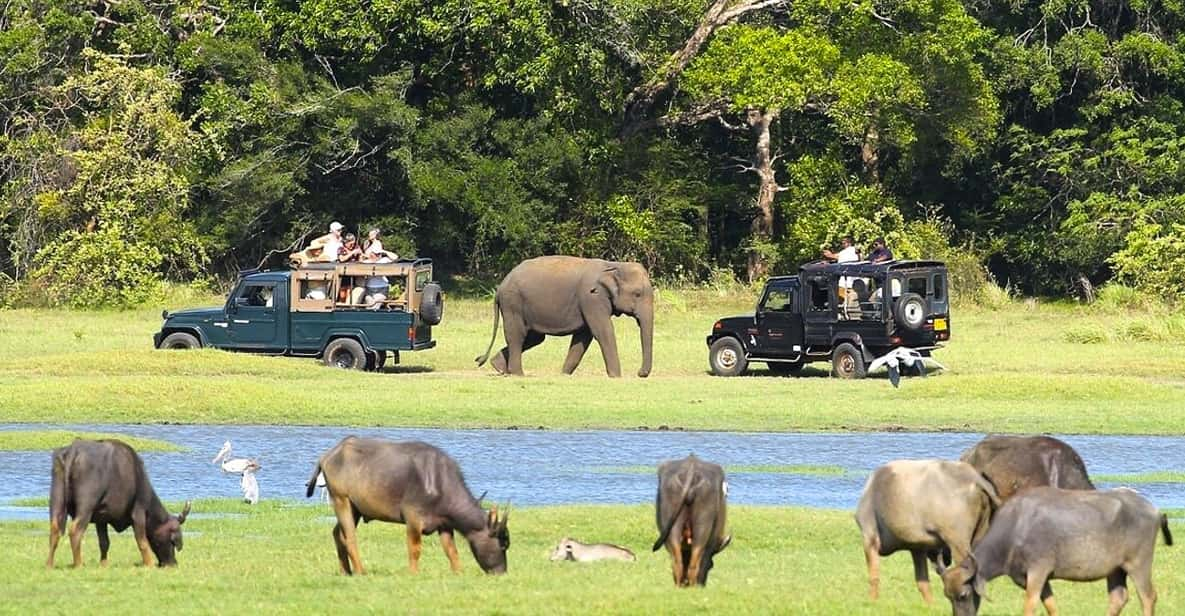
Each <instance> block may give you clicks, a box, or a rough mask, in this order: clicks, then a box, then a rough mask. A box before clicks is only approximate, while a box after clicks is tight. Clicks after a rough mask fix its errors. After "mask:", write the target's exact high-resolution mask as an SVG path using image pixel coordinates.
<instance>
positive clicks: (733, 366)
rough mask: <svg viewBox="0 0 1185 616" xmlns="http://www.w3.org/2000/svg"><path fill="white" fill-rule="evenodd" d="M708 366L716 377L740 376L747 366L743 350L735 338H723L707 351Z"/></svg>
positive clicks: (747, 361) (747, 362)
mask: <svg viewBox="0 0 1185 616" xmlns="http://www.w3.org/2000/svg"><path fill="white" fill-rule="evenodd" d="M708 365H709V366H710V367H711V369H712V374H715V375H716V376H740V375H742V374H744V373H745V368H747V367H748V366H749V360H747V359H745V349H743V348H741V343H740V341H738V340H737V339H736V338H733V337H731V336H725V337H723V338H720V339H719V340H717V341H716V342H713V343H712V346H711V347H710V348H709V349H708Z"/></svg>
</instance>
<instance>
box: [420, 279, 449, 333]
mask: <svg viewBox="0 0 1185 616" xmlns="http://www.w3.org/2000/svg"><path fill="white" fill-rule="evenodd" d="M442 318H444V295H443V294H442V293H441V292H440V285H439V284H437V283H435V282H429V283H428V284H426V285H424V289H423V290H422V291H420V319H421V320H423V321H424V322H425V323H427V324H428V325H436V324H438V323H440V320H441V319H442Z"/></svg>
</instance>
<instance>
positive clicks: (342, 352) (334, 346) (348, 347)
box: [322, 338, 368, 370]
mask: <svg viewBox="0 0 1185 616" xmlns="http://www.w3.org/2000/svg"><path fill="white" fill-rule="evenodd" d="M322 361H324V362H325V365H326V366H329V367H330V368H345V369H348V370H365V369H366V364H367V363H368V362H367V360H366V351H365V350H363V348H362V345H361V344H359V343H358V341H357V340H354V339H353V338H337V339H335V340H332V341H330V343H329V344H327V345H325V354H324V355H323V356H322Z"/></svg>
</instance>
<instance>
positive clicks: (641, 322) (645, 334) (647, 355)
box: [634, 308, 654, 378]
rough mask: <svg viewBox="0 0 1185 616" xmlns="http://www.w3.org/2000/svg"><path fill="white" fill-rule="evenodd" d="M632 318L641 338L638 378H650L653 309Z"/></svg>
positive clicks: (652, 345)
mask: <svg viewBox="0 0 1185 616" xmlns="http://www.w3.org/2000/svg"><path fill="white" fill-rule="evenodd" d="M634 318H635V319H637V321H638V329H639V330H640V332H641V338H642V367H641V368H638V376H640V377H643V378H645V377H647V376H650V361H651V352H652V351H653V350H654V309H653V308H650V309H648V310H646V311H644V312H639V313H638V314H636V315H635V316H634Z"/></svg>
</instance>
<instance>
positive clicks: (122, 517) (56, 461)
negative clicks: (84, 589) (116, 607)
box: [45, 439, 189, 569]
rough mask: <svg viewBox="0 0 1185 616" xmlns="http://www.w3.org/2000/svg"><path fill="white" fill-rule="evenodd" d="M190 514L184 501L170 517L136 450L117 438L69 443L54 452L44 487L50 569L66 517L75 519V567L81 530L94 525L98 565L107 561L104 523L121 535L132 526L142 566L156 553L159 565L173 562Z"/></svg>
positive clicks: (78, 563) (72, 540)
mask: <svg viewBox="0 0 1185 616" xmlns="http://www.w3.org/2000/svg"><path fill="white" fill-rule="evenodd" d="M188 515H189V503H188V502H186V503H185V508H184V509H182V510H181V515H178V516H172V515H169V512H168V511H167V510H166V509H165V507H164V505H162V504H161V502H160V499H159V498H157V496H156V492H155V491H154V490H153V489H152V483H151V482H150V481H148V473H146V472H145V471H144V462H143V461H142V460H141V459H140V456H139V455H137V454H136V452H135V450H133V449H132V448H131V447H129V446H128V445H127V444H125V443H123V442H121V441H117V440H99V441H88V440H83V439H75V440H74V442H73V443H71V444H69V445H67V446H65V447H61V448H58V449H55V450H54V451H53V475H52V480H51V483H50V488H49V558H48V559H47V560H46V561H45V566H46V567H48V568H50V569H52V568H53V557H54V552H56V551H57V549H58V540H59V539H61V536H62V529H64V528H65V527H66V516H70V517H71V518H73V519H74V525H73V526H72V527H71V528H70V550H71V551H72V552H73V553H74V566H75V567H80V566H82V534H83V533H84V532H85V531H86V527H87V524H90V523H94V525H95V533H96V534H97V535H98V536H99V563H100V564H101V565H103V566H106V565H107V548H108V547H109V546H110V544H111V541H110V539H108V537H107V527H108V526H111V527H112V528H114V529H115V532H117V533H121V532H123V531H124V529H126V528H127V527H129V526H131V527H132V532H133V533H134V534H135V535H136V544H137V545H138V546H139V547H140V557H141V559H143V561H144V565H145V566H151V565H152V555H153V554H155V555H156V560H157V563H158V564H159V565H160V566H161V567H166V566H175V565H176V564H177V558H176V554H175V551H176V550H180V549H181V525H182V524H184V523H185V517H186V516H188Z"/></svg>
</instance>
